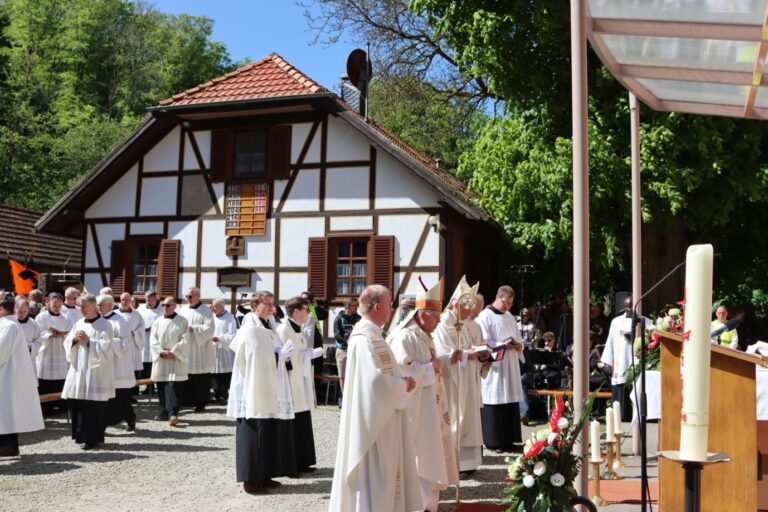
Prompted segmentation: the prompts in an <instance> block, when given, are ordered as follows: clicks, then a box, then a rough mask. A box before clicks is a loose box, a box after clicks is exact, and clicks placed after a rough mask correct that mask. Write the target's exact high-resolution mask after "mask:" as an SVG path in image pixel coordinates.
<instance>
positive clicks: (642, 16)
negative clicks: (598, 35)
mask: <svg viewBox="0 0 768 512" xmlns="http://www.w3.org/2000/svg"><path fill="white" fill-rule="evenodd" d="M766 4H768V0H589V13H590V16H592V17H593V18H608V19H621V20H626V19H629V20H646V21H676V22H681V21H687V22H696V23H723V24H725V23H730V24H735V25H762V24H763V16H764V14H765V7H766Z"/></svg>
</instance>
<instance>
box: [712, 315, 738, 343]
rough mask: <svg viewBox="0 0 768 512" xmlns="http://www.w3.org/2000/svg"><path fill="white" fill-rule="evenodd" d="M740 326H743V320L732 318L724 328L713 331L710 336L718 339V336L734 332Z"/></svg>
mask: <svg viewBox="0 0 768 512" xmlns="http://www.w3.org/2000/svg"><path fill="white" fill-rule="evenodd" d="M739 325H741V318H732V319H730V320H728V323H726V324H725V325H723V326H722V327H718V328H717V329H715V330H714V331H712V333H711V334H710V337H712V338H717V337H718V336H720V335H721V334H723V333H724V332H728V331H732V330H734V329H735V328H737V327H738V326H739Z"/></svg>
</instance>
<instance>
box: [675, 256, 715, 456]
mask: <svg viewBox="0 0 768 512" xmlns="http://www.w3.org/2000/svg"><path fill="white" fill-rule="evenodd" d="M712 258H713V250H712V246H711V245H709V244H706V245H692V246H690V247H689V248H688V253H687V255H686V260H685V262H686V263H685V313H684V317H683V318H684V321H685V328H684V330H683V352H682V355H681V357H680V364H681V366H682V372H681V373H682V376H683V377H682V390H681V391H682V395H683V400H682V402H683V405H682V410H681V414H680V458H681V459H683V460H692V461H706V460H707V440H708V434H709V359H710V340H709V330H710V315H711V307H712Z"/></svg>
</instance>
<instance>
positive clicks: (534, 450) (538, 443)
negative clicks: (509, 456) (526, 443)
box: [523, 441, 547, 459]
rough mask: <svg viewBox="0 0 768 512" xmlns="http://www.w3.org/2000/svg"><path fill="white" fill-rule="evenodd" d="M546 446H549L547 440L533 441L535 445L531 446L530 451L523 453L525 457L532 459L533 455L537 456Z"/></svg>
mask: <svg viewBox="0 0 768 512" xmlns="http://www.w3.org/2000/svg"><path fill="white" fill-rule="evenodd" d="M545 446H547V442H546V441H536V442H535V443H533V446H531V449H530V450H528V453H526V454H525V455H523V459H530V458H531V457H535V456H537V455H538V454H539V452H541V450H543V449H544V447H545Z"/></svg>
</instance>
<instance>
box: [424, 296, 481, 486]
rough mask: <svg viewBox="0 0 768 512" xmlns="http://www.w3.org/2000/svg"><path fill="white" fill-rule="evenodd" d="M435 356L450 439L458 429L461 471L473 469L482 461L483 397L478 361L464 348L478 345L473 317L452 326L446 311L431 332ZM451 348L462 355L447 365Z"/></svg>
mask: <svg viewBox="0 0 768 512" xmlns="http://www.w3.org/2000/svg"><path fill="white" fill-rule="evenodd" d="M432 339H433V340H434V342H435V349H436V350H437V357H438V358H439V359H440V363H441V367H442V369H443V377H444V379H443V383H444V385H445V391H446V394H447V395H448V405H449V407H450V411H451V432H452V434H453V436H454V438H453V439H454V442H455V439H456V435H457V432H458V438H459V452H460V457H461V466H460V469H461V470H462V471H470V470H474V469H477V468H478V466H480V464H481V463H482V446H483V430H482V423H481V420H480V409H481V408H482V407H483V397H482V394H481V392H480V364H479V363H478V361H477V359H469V357H468V352H467V351H468V350H469V349H470V348H472V345H477V344H480V343H481V341H482V334H481V332H480V326H479V325H477V323H476V322H475V321H474V320H469V319H467V320H465V321H464V322H462V324H461V326H460V328H459V329H458V330H457V328H456V315H455V314H454V312H453V311H451V310H447V311H445V312H444V313H443V314H442V315H441V317H440V323H439V324H438V326H437V329H436V330H435V332H434V333H433V334H432ZM455 350H463V351H465V352H464V357H463V358H462V360H461V361H459V362H458V363H456V364H451V356H452V355H453V352H454V351H455Z"/></svg>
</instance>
